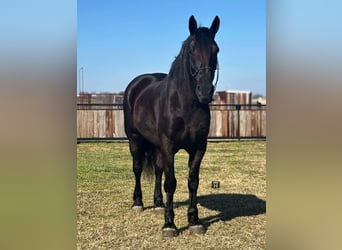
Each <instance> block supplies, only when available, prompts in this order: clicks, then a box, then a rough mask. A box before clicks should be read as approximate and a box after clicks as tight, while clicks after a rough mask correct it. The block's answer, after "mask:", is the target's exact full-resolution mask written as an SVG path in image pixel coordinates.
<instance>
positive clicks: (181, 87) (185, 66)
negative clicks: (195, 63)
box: [168, 41, 196, 101]
mask: <svg viewBox="0 0 342 250" xmlns="http://www.w3.org/2000/svg"><path fill="white" fill-rule="evenodd" d="M186 42H187V41H185V42H184V44H183V47H182V49H181V51H180V53H179V54H178V56H177V57H176V59H175V60H174V62H173V63H172V66H171V69H170V71H169V74H168V80H169V81H168V92H169V93H170V94H172V92H175V91H177V93H178V95H181V96H184V97H185V99H187V100H189V101H192V100H195V99H196V96H195V90H194V85H195V83H194V80H193V78H192V76H191V74H190V70H189V67H190V62H189V53H188V50H187V49H186V46H187V45H186Z"/></svg>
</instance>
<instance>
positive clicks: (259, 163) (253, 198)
mask: <svg viewBox="0 0 342 250" xmlns="http://www.w3.org/2000/svg"><path fill="white" fill-rule="evenodd" d="M265 147H266V143H265V142H264V141H243V142H210V143H209V144H208V149H207V153H206V155H205V157H204V159H203V162H202V166H201V172H200V178H201V179H200V187H199V190H198V196H199V199H198V201H199V204H198V209H199V217H200V219H201V221H202V222H203V223H204V225H205V226H206V228H207V232H206V233H205V235H190V234H189V231H188V230H187V199H188V189H187V167H186V165H187V160H188V158H187V154H186V153H185V152H184V151H180V152H179V153H178V154H177V155H176V160H175V162H176V178H177V181H178V185H177V190H176V193H175V198H174V200H175V223H176V225H177V227H178V228H179V229H180V235H179V236H178V237H176V238H173V239H162V237H161V227H162V225H163V222H164V216H163V215H162V214H156V213H155V212H154V211H153V209H152V206H153V184H152V183H150V181H149V180H147V179H143V180H142V189H143V201H144V205H145V207H146V209H145V210H144V212H143V213H140V214H137V213H134V212H132V211H131V210H130V208H131V205H132V191H133V186H134V181H133V180H134V178H133V172H132V170H131V157H130V154H129V151H128V144H127V143H126V142H116V143H82V144H79V145H78V146H77V167H78V175H77V178H78V180H77V211H78V212H77V227H78V235H77V248H78V249H164V248H167V249H206V248H209V249H210V248H212V249H264V248H265V244H266V243H265V228H266V201H265V200H266V156H265V153H266V148H265ZM213 180H218V181H220V188H219V189H212V188H211V181H213ZM164 197H165V195H164Z"/></svg>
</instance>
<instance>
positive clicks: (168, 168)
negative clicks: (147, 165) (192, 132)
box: [162, 155, 178, 238]
mask: <svg viewBox="0 0 342 250" xmlns="http://www.w3.org/2000/svg"><path fill="white" fill-rule="evenodd" d="M163 162H164V164H163V169H164V173H165V181H164V190H165V193H166V207H165V213H164V218H165V223H164V226H163V228H162V236H163V238H169V237H175V236H177V235H178V229H177V227H176V225H175V223H174V217H175V213H174V211H173V195H174V193H175V191H176V187H177V180H176V177H175V172H174V162H173V155H168V156H166V157H164V160H163Z"/></svg>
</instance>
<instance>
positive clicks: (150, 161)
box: [142, 149, 155, 181]
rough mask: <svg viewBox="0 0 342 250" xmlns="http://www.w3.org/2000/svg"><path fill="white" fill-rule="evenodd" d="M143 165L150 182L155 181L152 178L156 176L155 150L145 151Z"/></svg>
mask: <svg viewBox="0 0 342 250" xmlns="http://www.w3.org/2000/svg"><path fill="white" fill-rule="evenodd" d="M142 164H143V172H144V175H145V176H146V177H147V178H148V179H149V180H150V181H153V179H152V177H153V176H154V172H155V171H154V170H155V152H154V150H153V149H147V150H146V151H145V155H144V160H143V163H142Z"/></svg>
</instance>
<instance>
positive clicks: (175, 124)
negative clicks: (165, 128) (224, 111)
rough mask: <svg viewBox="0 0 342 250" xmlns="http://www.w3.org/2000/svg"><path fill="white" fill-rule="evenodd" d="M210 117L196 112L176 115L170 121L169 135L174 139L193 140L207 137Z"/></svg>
mask: <svg viewBox="0 0 342 250" xmlns="http://www.w3.org/2000/svg"><path fill="white" fill-rule="evenodd" d="M209 123H210V117H209V116H208V115H206V114H201V113H198V112H194V113H189V114H187V115H185V116H182V117H180V116H176V117H174V118H173V119H172V120H171V121H170V122H169V124H170V128H169V129H170V130H169V131H170V137H171V138H172V139H173V140H176V141H186V142H195V141H196V140H197V139H199V138H204V137H207V135H208V131H209Z"/></svg>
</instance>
